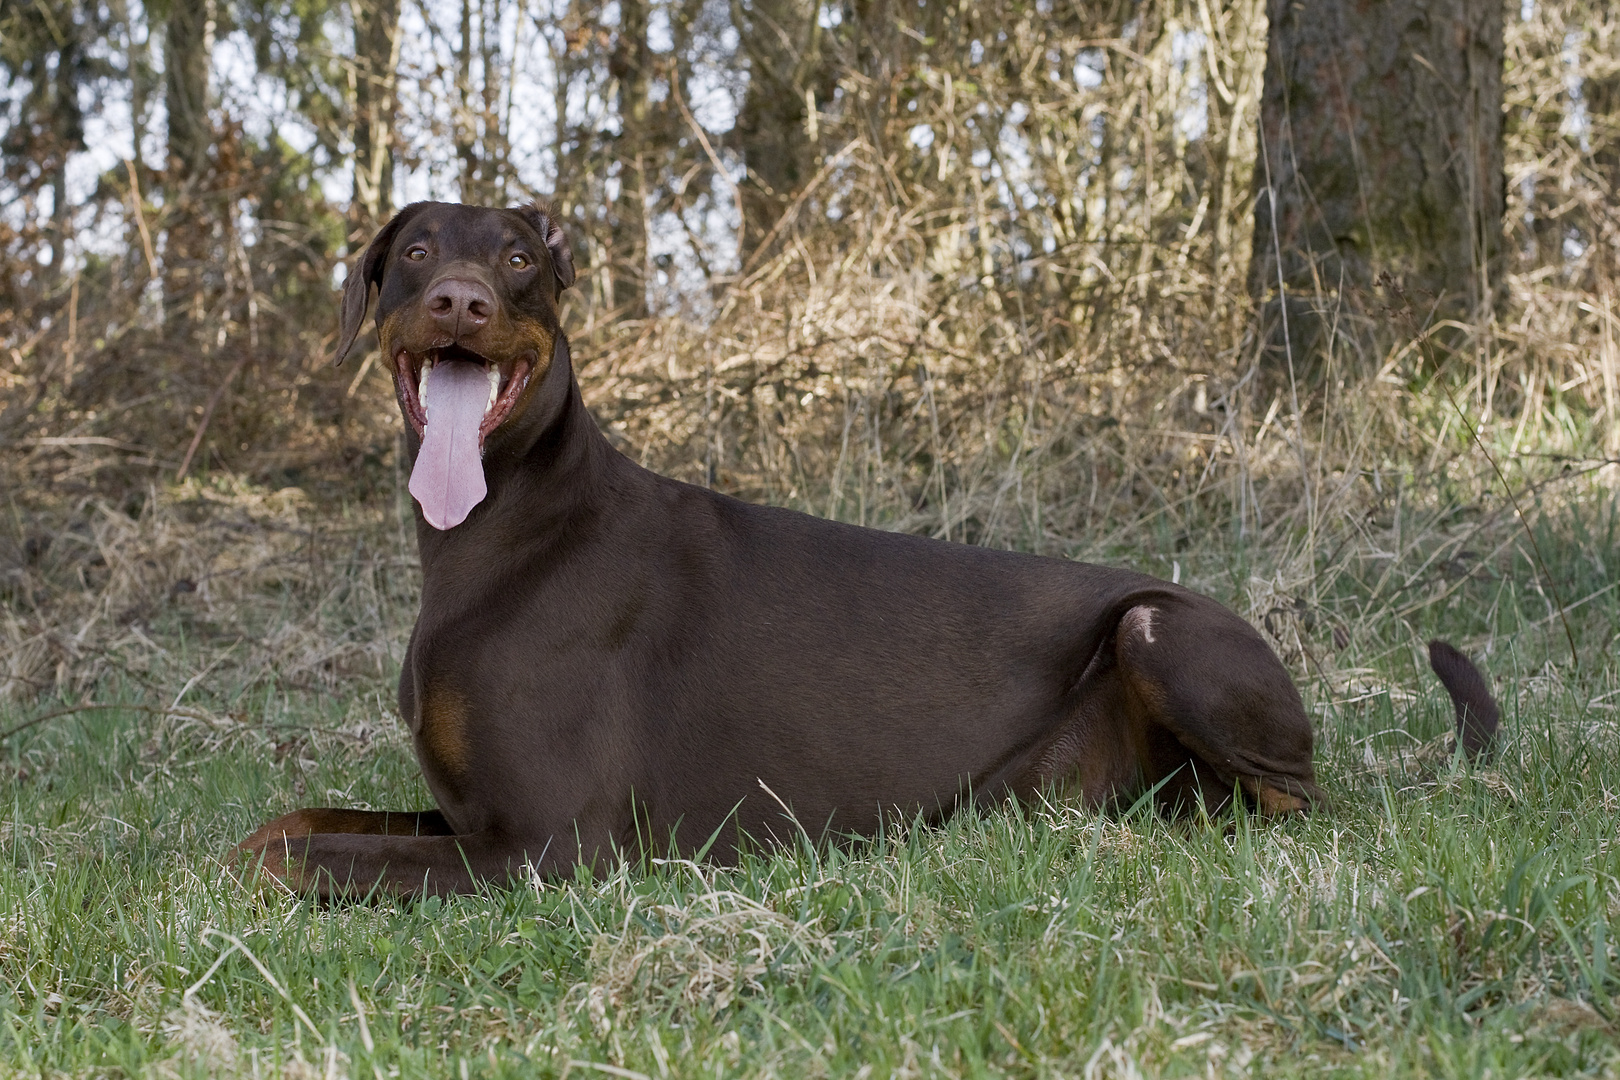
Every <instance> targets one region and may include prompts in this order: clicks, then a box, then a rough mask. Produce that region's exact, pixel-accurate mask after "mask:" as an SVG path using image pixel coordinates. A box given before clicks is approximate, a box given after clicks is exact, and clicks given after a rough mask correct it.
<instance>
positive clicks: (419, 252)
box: [405, 245, 427, 262]
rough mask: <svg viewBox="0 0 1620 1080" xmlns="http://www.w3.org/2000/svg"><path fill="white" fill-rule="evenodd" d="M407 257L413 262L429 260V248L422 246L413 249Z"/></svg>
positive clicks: (406, 254) (408, 252)
mask: <svg viewBox="0 0 1620 1080" xmlns="http://www.w3.org/2000/svg"><path fill="white" fill-rule="evenodd" d="M405 257H406V258H407V259H409V260H411V261H412V262H421V261H422V260H423V259H425V258H427V248H425V247H421V246H420V245H418V246H417V247H413V248H411V250H409V251H407V252H406V253H405Z"/></svg>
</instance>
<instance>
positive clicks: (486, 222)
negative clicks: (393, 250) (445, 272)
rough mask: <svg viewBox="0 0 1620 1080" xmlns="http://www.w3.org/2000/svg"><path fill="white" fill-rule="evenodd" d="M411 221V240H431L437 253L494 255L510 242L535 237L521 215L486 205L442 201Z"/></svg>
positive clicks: (509, 244) (476, 255)
mask: <svg viewBox="0 0 1620 1080" xmlns="http://www.w3.org/2000/svg"><path fill="white" fill-rule="evenodd" d="M412 224H413V225H414V226H415V228H414V229H413V230H412V233H414V234H415V239H418V240H421V239H431V240H432V241H433V243H434V245H435V246H436V247H437V248H438V250H439V254H440V255H441V256H449V257H456V256H471V257H479V256H496V255H499V254H500V253H501V252H503V251H505V250H506V249H507V248H509V247H511V246H512V245H514V244H517V243H520V242H521V243H525V244H533V243H535V242H536V240H537V238H536V236H535V234H534V229H533V227H532V226H530V225H529V223H528V222H526V221H524V220H523V218H522V216H521V215H519V214H516V213H513V212H512V211H510V210H502V209H497V208H495V207H489V206H461V205H457V204H454V203H444V204H441V205H439V206H436V207H434V208H433V209H432V210H431V211H430V212H428V213H425V214H421V215H420V216H418V218H417V219H416V221H414V222H413V223H412Z"/></svg>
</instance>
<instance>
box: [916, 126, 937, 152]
mask: <svg viewBox="0 0 1620 1080" xmlns="http://www.w3.org/2000/svg"><path fill="white" fill-rule="evenodd" d="M911 145H912V146H915V147H916V148H917V149H919V150H927V149H928V148H929V147H930V146H933V145H934V129H933V128H931V127H929V126H928V125H927V124H918V125H916V126H915V127H913V128H912V129H911Z"/></svg>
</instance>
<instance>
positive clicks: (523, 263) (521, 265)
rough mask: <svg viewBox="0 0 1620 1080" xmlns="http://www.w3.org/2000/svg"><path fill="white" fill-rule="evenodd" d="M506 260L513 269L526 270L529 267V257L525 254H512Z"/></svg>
mask: <svg viewBox="0 0 1620 1080" xmlns="http://www.w3.org/2000/svg"><path fill="white" fill-rule="evenodd" d="M506 261H507V262H508V263H509V264H510V265H511V267H512V269H514V270H527V269H528V268H529V257H528V256H527V255H513V256H512V257H511V258H510V259H507V260H506Z"/></svg>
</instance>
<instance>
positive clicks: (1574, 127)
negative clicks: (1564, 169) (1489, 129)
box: [1558, 29, 1592, 247]
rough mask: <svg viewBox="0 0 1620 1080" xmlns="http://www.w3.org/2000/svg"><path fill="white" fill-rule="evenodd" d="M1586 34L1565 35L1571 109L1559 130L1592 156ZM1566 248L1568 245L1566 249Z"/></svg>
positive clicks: (1562, 56) (1566, 81)
mask: <svg viewBox="0 0 1620 1080" xmlns="http://www.w3.org/2000/svg"><path fill="white" fill-rule="evenodd" d="M1585 36H1586V35H1585V33H1584V32H1583V31H1581V30H1579V29H1576V30H1571V31H1569V33H1567V34H1565V35H1564V47H1563V49H1562V51H1561V52H1560V54H1559V58H1560V59H1561V60H1562V61H1563V63H1564V89H1565V91H1566V92H1567V93H1568V95H1569V108H1568V109H1567V110H1566V111H1565V113H1564V119H1563V122H1562V123H1561V124H1559V126H1558V134H1560V135H1562V136H1564V137H1565V138H1573V139H1575V140H1576V141H1577V142H1578V143H1579V144H1580V147H1581V153H1583V154H1590V153H1591V152H1592V117H1591V114H1590V113H1589V112H1588V111H1587V108H1586V93H1585V89H1586V77H1585V73H1584V72H1582V71H1581V46H1582V45H1584V44H1585V41H1584V38H1585ZM1566 247H1567V245H1566Z"/></svg>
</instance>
